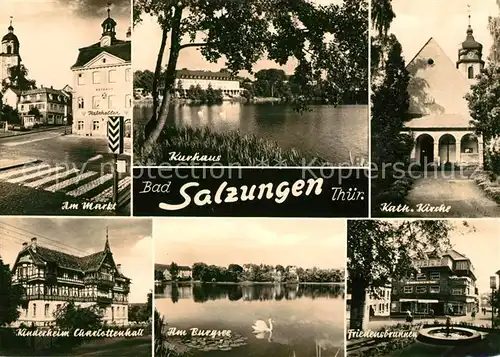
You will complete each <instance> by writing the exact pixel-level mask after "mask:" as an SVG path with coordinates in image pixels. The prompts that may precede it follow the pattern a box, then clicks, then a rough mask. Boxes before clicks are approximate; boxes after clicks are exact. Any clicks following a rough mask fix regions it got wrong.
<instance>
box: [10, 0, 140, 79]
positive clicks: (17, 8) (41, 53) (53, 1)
mask: <svg viewBox="0 0 500 357" xmlns="http://www.w3.org/2000/svg"><path fill="white" fill-rule="evenodd" d="M111 2H112V5H111V17H113V18H114V19H115V21H116V22H117V27H116V32H117V37H118V38H119V39H125V34H126V32H127V30H128V28H129V27H130V25H131V23H130V11H131V9H130V2H129V1H127V0H113V1H111ZM106 10H107V1H106V0H1V1H0V37H3V36H4V35H5V34H7V32H8V31H7V28H8V27H9V21H10V16H13V23H12V24H13V27H14V33H15V34H16V35H17V37H18V38H19V42H20V54H21V59H22V62H23V63H24V65H25V66H26V68H27V69H28V71H29V77H30V78H31V79H34V80H36V83H37V85H38V86H40V85H44V86H46V87H50V86H53V87H54V88H58V89H61V88H63V87H64V86H65V85H66V84H69V85H71V86H73V77H72V73H71V70H70V67H71V66H72V65H73V64H74V63H75V62H76V59H77V57H78V49H79V48H81V47H86V46H89V45H92V44H94V43H96V42H98V41H99V39H100V37H101V33H102V28H101V23H102V21H103V20H104V19H105V18H106V17H107V12H106Z"/></svg>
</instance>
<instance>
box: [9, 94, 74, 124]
mask: <svg viewBox="0 0 500 357" xmlns="http://www.w3.org/2000/svg"><path fill="white" fill-rule="evenodd" d="M33 109H36V110H37V112H38V113H39V116H38V117H36V115H35V117H36V119H37V123H38V124H42V125H44V124H48V125H63V124H66V123H67V122H68V119H69V116H70V115H71V92H66V91H65V90H59V89H54V88H53V87H50V88H45V87H43V86H42V87H40V88H36V89H30V90H26V91H22V92H20V93H19V101H18V104H17V110H18V112H19V116H20V117H21V120H22V118H23V117H25V116H31V115H33V113H34V112H33Z"/></svg>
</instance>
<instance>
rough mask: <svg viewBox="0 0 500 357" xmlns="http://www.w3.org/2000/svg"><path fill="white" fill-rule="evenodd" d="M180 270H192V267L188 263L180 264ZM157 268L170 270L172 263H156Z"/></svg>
mask: <svg viewBox="0 0 500 357" xmlns="http://www.w3.org/2000/svg"><path fill="white" fill-rule="evenodd" d="M178 268H179V270H184V271H191V270H192V269H191V267H189V266H187V265H179V266H178ZM155 270H168V271H170V264H155Z"/></svg>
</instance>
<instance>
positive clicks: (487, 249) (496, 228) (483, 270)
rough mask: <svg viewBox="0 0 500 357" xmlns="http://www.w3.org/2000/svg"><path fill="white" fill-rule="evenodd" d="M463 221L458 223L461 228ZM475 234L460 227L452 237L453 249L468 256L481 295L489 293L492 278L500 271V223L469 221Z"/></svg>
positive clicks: (487, 220)
mask: <svg viewBox="0 0 500 357" xmlns="http://www.w3.org/2000/svg"><path fill="white" fill-rule="evenodd" d="M461 223H462V221H456V224H457V225H458V226H460V225H461ZM468 223H469V224H470V225H471V226H473V227H474V228H475V232H474V231H471V230H469V229H464V228H463V227H459V228H458V229H456V230H455V232H453V233H452V235H451V236H450V240H451V243H452V245H453V248H454V249H455V250H456V251H457V252H459V253H461V254H464V255H465V256H467V258H469V259H470V260H471V262H472V265H473V266H474V269H475V270H476V275H477V276H476V278H477V281H476V285H477V288H478V289H479V294H482V293H486V292H488V291H489V290H490V289H489V286H490V276H493V275H495V272H497V271H498V270H499V269H500V265H499V263H498V262H499V261H500V259H499V258H500V240H499V239H498V237H499V236H500V223H499V221H498V220H492V219H484V220H483V219H481V220H474V221H468Z"/></svg>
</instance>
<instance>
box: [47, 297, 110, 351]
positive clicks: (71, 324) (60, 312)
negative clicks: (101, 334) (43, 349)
mask: <svg viewBox="0 0 500 357" xmlns="http://www.w3.org/2000/svg"><path fill="white" fill-rule="evenodd" d="M54 317H55V323H56V325H57V327H58V328H59V329H61V330H74V329H83V330H94V329H99V328H100V327H101V326H102V314H101V313H100V311H99V308H98V307H97V306H95V305H92V306H89V307H80V306H76V305H75V303H74V302H72V301H70V302H68V303H67V304H65V305H63V306H61V307H60V308H59V309H57V310H56V311H55V312H54ZM86 339H90V338H84V337H75V336H72V335H70V337H60V338H58V340H57V343H58V344H59V345H61V346H66V347H72V346H77V345H80V344H82V343H83V342H84V341H85V340H86Z"/></svg>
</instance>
